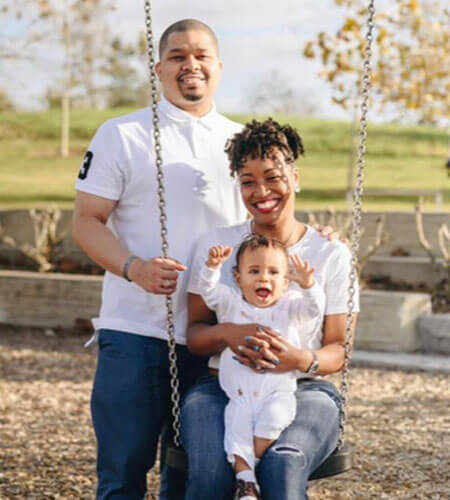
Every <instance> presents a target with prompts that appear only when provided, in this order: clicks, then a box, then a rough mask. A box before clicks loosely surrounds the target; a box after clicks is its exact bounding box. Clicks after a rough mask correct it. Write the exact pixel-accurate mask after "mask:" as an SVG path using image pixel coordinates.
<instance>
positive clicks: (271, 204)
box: [253, 198, 280, 214]
mask: <svg viewBox="0 0 450 500" xmlns="http://www.w3.org/2000/svg"><path fill="white" fill-rule="evenodd" d="M279 204H280V199H279V198H269V199H265V200H261V201H257V202H256V203H254V204H253V206H254V207H255V208H256V209H257V210H258V211H259V212H261V213H263V214H268V213H270V212H272V211H273V210H275V209H276V208H277V207H278V205H279Z"/></svg>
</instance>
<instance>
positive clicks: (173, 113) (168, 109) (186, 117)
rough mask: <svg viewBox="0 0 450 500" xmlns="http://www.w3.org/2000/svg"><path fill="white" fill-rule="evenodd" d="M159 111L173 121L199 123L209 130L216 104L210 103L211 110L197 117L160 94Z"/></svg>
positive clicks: (211, 125)
mask: <svg viewBox="0 0 450 500" xmlns="http://www.w3.org/2000/svg"><path fill="white" fill-rule="evenodd" d="M159 111H160V112H161V113H163V114H164V115H166V116H167V117H168V118H169V119H170V120H173V121H174V122H177V123H180V124H181V123H199V124H201V125H203V126H204V127H206V128H207V129H208V130H211V129H212V128H213V127H214V124H215V122H216V117H217V111H216V105H215V104H214V103H213V105H212V108H211V111H209V112H208V113H206V115H203V116H201V117H200V118H198V117H196V116H192V115H191V114H189V113H187V112H186V111H184V110H182V109H180V108H179V107H177V106H175V105H174V104H172V103H171V102H169V101H168V100H167V99H166V98H165V97H164V95H163V94H162V95H161V99H160V101H159Z"/></svg>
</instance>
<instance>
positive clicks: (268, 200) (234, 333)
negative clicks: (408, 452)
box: [181, 119, 358, 500]
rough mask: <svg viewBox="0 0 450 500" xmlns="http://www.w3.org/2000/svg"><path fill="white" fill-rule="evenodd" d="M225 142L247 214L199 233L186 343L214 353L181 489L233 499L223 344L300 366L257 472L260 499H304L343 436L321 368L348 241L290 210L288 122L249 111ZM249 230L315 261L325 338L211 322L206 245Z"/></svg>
mask: <svg viewBox="0 0 450 500" xmlns="http://www.w3.org/2000/svg"><path fill="white" fill-rule="evenodd" d="M226 151H227V154H228V157H229V160H230V168H231V172H232V175H234V176H236V177H237V178H238V180H239V183H240V187H241V194H242V198H243V201H244V203H245V205H246V207H247V210H248V211H249V213H250V214H251V216H252V218H251V219H249V220H248V221H247V222H245V223H244V224H241V225H239V226H232V227H222V228H217V229H213V230H211V231H210V232H209V233H208V234H207V235H205V236H204V237H203V238H201V239H200V241H199V243H198V247H197V251H196V255H195V258H194V261H193V262H194V264H193V267H192V269H191V279H190V285H189V287H188V290H189V292H190V296H189V330H188V336H187V342H188V347H189V348H190V350H191V351H192V352H194V353H196V354H199V355H210V356H212V357H211V359H210V364H209V366H210V375H209V376H205V377H203V378H201V379H200V380H199V382H198V383H197V384H196V385H195V386H194V387H193V388H192V389H191V390H190V391H189V392H188V394H187V395H186V397H185V399H184V403H183V407H182V413H181V437H182V442H183V446H184V448H185V450H186V452H187V454H188V460H189V478H188V486H187V493H186V497H185V498H186V500H194V499H195V500H203V499H205V500H206V499H207V500H211V499H214V500H220V499H223V500H230V499H231V498H232V496H233V490H234V481H233V471H232V469H231V467H230V465H229V464H228V463H227V460H226V457H225V453H224V450H223V432H224V408H225V406H226V404H227V397H226V396H225V394H224V393H223V391H222V390H221V388H220V386H219V383H218V380H217V376H216V374H217V368H218V357H219V356H218V353H220V352H221V351H222V350H223V349H224V348H225V347H229V348H230V349H231V350H233V351H234V353H235V354H236V356H237V357H238V359H239V360H240V362H242V363H244V364H246V365H247V366H249V368H251V369H254V370H255V371H263V370H271V371H273V372H280V373H281V372H288V371H292V370H296V371H297V373H298V377H299V380H298V388H297V392H296V398H297V415H296V418H295V420H294V422H293V423H292V424H291V425H290V426H289V427H288V428H287V429H285V430H284V431H283V433H282V434H281V436H280V438H279V439H278V440H277V441H276V443H275V444H274V445H272V446H271V447H270V448H269V450H268V451H267V452H266V453H265V454H264V456H263V457H262V459H261V461H260V463H259V465H258V468H257V475H258V482H259V484H260V486H261V494H262V498H263V499H264V500H291V499H292V500H294V499H295V500H298V499H305V498H307V486H308V477H309V476H310V474H311V473H312V472H313V471H314V470H315V469H316V468H317V467H318V466H319V465H320V464H321V463H322V462H323V461H324V460H325V459H326V458H327V456H328V455H329V454H330V453H332V452H333V450H334V449H335V447H336V445H337V441H338V437H339V393H338V392H337V390H336V388H335V387H334V385H333V384H331V383H330V382H328V381H325V380H323V379H321V378H317V377H318V376H319V375H328V374H331V373H335V372H338V371H340V370H341V369H342V367H343V363H344V347H343V344H344V333H345V323H346V311H347V298H348V297H347V296H348V293H347V290H348V276H349V272H350V253H349V251H348V249H347V248H346V246H345V245H344V244H342V243H340V242H329V241H326V240H324V239H323V238H322V237H321V236H320V234H319V233H317V232H316V231H314V230H312V229H311V228H310V227H308V226H306V225H305V224H302V223H301V222H299V221H297V220H296V219H295V215H294V210H295V190H296V186H297V185H298V171H297V168H296V166H295V160H296V159H297V158H298V157H299V156H300V155H302V154H303V145H302V142H301V139H300V137H299V136H298V134H297V132H296V131H295V130H294V129H292V128H291V127H289V126H280V125H279V124H278V123H276V122H275V121H273V120H270V119H269V120H266V121H265V122H256V121H253V122H252V123H250V124H247V125H246V127H245V128H244V129H243V130H242V132H240V133H238V134H236V135H235V136H234V137H233V139H232V140H231V141H229V143H228V144H227V148H226ZM249 233H253V234H261V235H264V236H266V237H270V238H275V239H277V240H278V241H280V242H282V243H283V244H284V245H285V246H286V247H287V248H288V251H289V253H291V254H298V255H300V256H301V257H302V258H303V259H307V260H308V261H309V263H310V265H311V267H313V268H314V269H315V278H316V280H317V281H318V282H319V283H320V284H321V286H322V287H323V289H324V291H325V295H326V308H325V319H324V324H323V335H322V339H321V341H320V339H317V342H316V344H315V345H312V346H311V347H312V348H311V349H299V348H296V347H294V346H292V345H290V344H289V343H288V342H287V341H286V340H284V339H282V338H281V337H280V336H279V335H278V333H277V332H275V331H272V330H271V329H270V325H256V324H248V325H234V324H216V321H215V316H214V314H213V313H212V312H211V311H210V310H209V309H208V308H207V307H206V305H205V303H204V302H203V300H202V299H201V297H200V296H199V294H198V289H197V286H196V282H197V276H198V269H199V266H200V265H201V263H202V262H204V261H205V258H206V252H207V250H208V248H210V247H211V246H213V245H230V246H236V245H238V244H239V242H240V241H241V240H242V239H243V238H244V237H245V236H246V235H248V234H249ZM232 260H233V259H232V258H230V259H229V261H228V262H230V266H231V265H232V262H231V261H232ZM222 279H223V280H224V281H225V282H227V283H228V284H231V283H232V272H231V267H230V269H229V270H228V272H227V271H226V269H224V270H223V272H222ZM355 311H358V304H357V301H356V307H355ZM300 334H301V332H300Z"/></svg>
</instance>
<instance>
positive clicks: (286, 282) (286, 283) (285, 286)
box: [283, 275, 289, 292]
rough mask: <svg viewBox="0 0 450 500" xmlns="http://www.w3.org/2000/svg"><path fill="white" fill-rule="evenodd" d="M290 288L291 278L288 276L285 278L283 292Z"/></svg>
mask: <svg viewBox="0 0 450 500" xmlns="http://www.w3.org/2000/svg"><path fill="white" fill-rule="evenodd" d="M288 288H289V278H288V277H287V275H286V276H285V277H284V287H283V292H285V291H286V290H287V289H288Z"/></svg>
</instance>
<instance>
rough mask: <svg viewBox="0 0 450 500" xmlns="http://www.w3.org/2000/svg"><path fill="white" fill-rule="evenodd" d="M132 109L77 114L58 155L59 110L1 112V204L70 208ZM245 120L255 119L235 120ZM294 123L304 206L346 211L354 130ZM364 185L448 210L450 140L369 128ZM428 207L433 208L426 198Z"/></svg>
mask: <svg viewBox="0 0 450 500" xmlns="http://www.w3.org/2000/svg"><path fill="white" fill-rule="evenodd" d="M129 111H131V110H129V109H113V110H103V111H95V110H89V112H86V111H83V110H76V111H74V112H73V114H72V124H71V138H72V140H71V155H70V156H69V157H68V158H60V157H59V156H58V151H59V144H58V136H59V123H60V115H59V112H58V111H50V112H48V111H47V112H38V113H0V207H2V208H5V207H8V208H11V207H29V206H38V205H39V206H42V204H48V203H51V202H52V201H54V202H57V203H58V204H61V205H63V204H64V205H65V206H70V204H71V203H72V201H73V199H74V194H75V193H74V183H75V179H76V176H77V172H78V169H79V165H80V163H81V160H82V157H83V154H84V151H85V150H86V149H87V147H88V145H89V141H90V139H91V137H92V136H93V134H94V133H95V130H96V129H97V127H98V126H99V125H100V124H101V123H103V122H104V121H105V120H107V119H109V118H112V117H114V116H119V115H122V114H124V113H127V112H129ZM231 118H232V119H235V120H237V121H240V122H242V123H244V122H246V121H248V120H249V119H252V118H254V117H253V116H251V115H237V116H236V115H235V116H231ZM276 118H277V119H278V120H279V121H280V122H282V123H285V122H289V123H291V124H292V125H293V126H295V127H296V128H297V129H298V130H299V132H300V134H301V136H302V138H303V141H304V144H305V150H306V154H305V158H303V159H301V160H299V162H298V166H299V171H300V184H301V187H302V192H301V194H300V196H299V197H298V200H297V205H298V207H299V208H300V207H301V208H305V209H316V208H327V207H334V208H336V209H345V208H346V202H345V191H346V186H347V175H348V174H347V171H348V166H349V162H350V152H349V151H350V142H351V134H352V125H351V124H350V123H347V122H339V121H333V120H320V119H316V118H300V117H287V116H279V117H276ZM367 151H368V156H367V167H366V173H365V187H366V188H378V189H379V188H385V189H388V188H396V189H434V190H441V191H442V192H443V195H444V209H445V210H450V179H449V178H448V177H447V174H446V172H445V167H444V166H445V161H446V155H447V138H446V134H445V131H444V130H440V129H436V128H432V127H424V126H417V127H413V126H407V127H406V126H399V125H394V124H389V125H370V127H369V136H368V144H367ZM425 201H426V204H425V207H426V209H427V210H435V204H434V200H433V199H432V198H430V199H428V198H427V199H426V200H425ZM416 202H417V197H414V196H413V197H409V198H403V197H399V198H387V197H386V198H378V197H377V198H372V197H367V198H366V199H365V200H364V209H365V210H412V209H413V208H414V205H415V203H416Z"/></svg>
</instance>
